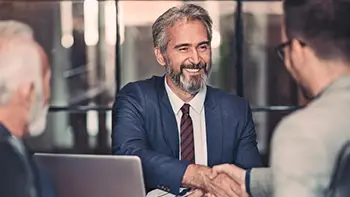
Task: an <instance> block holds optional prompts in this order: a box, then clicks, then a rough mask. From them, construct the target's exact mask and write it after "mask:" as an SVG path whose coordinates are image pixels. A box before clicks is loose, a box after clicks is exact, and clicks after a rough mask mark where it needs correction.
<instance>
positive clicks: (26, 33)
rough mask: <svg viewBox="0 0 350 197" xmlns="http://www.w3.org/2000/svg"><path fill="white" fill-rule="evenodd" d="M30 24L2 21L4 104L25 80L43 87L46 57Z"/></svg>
mask: <svg viewBox="0 0 350 197" xmlns="http://www.w3.org/2000/svg"><path fill="white" fill-rule="evenodd" d="M32 35H33V34H32V30H31V29H30V27H29V26H27V25H25V24H23V23H20V22H16V21H0V105H1V104H5V103H6V102H7V101H8V99H9V98H10V96H11V94H12V93H13V92H14V91H16V89H18V88H19V86H20V85H22V84H24V83H34V86H35V88H36V89H37V90H39V91H40V92H41V90H40V89H42V84H43V83H42V72H41V71H42V69H41V65H42V59H41V56H40V53H39V50H37V48H36V45H35V42H34V40H33V39H32Z"/></svg>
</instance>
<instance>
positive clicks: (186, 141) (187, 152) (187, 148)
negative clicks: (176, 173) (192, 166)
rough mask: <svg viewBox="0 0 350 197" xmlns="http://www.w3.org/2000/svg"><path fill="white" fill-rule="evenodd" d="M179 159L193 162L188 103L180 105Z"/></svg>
mask: <svg viewBox="0 0 350 197" xmlns="http://www.w3.org/2000/svg"><path fill="white" fill-rule="evenodd" d="M181 111H182V117H181V124H180V128H181V134H180V135H181V146H180V147H181V160H186V161H188V162H190V163H195V156H194V138H193V125H192V119H191V116H190V105H189V104H186V103H185V104H184V105H183V106H182V107H181Z"/></svg>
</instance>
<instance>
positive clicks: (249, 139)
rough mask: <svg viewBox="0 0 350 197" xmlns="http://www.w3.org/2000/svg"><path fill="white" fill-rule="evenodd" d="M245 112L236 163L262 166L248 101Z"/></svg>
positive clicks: (250, 166) (248, 167)
mask: <svg viewBox="0 0 350 197" xmlns="http://www.w3.org/2000/svg"><path fill="white" fill-rule="evenodd" d="M244 114H245V116H244V122H243V124H244V127H243V131H242V133H241V136H240V140H239V144H238V150H237V153H236V159H235V165H237V166H239V167H241V168H244V169H250V168H253V167H260V166H261V158H260V154H259V150H258V147H257V141H256V132H255V125H254V122H253V118H252V112H251V109H250V106H249V104H248V103H247V102H246V107H245V111H244Z"/></svg>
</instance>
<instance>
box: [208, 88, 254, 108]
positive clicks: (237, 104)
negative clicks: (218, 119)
mask: <svg viewBox="0 0 350 197" xmlns="http://www.w3.org/2000/svg"><path fill="white" fill-rule="evenodd" d="M208 93H209V94H210V95H211V96H212V98H214V99H215V101H216V102H217V103H218V104H219V105H221V106H224V107H225V106H226V107H227V106H230V107H231V108H232V107H234V109H237V110H247V108H249V103H248V101H247V100H246V99H244V98H242V97H239V96H237V95H234V94H231V93H228V92H225V91H223V90H221V89H218V88H214V87H210V86H208Z"/></svg>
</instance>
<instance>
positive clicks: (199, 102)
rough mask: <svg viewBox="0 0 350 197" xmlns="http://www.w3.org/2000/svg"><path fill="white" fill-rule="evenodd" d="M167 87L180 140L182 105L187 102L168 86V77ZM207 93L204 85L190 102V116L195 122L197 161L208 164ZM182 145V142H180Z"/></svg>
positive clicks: (193, 122) (197, 162)
mask: <svg viewBox="0 0 350 197" xmlns="http://www.w3.org/2000/svg"><path fill="white" fill-rule="evenodd" d="M164 83H165V89H166V92H167V94H168V97H169V101H170V104H171V106H172V108H173V111H174V114H175V117H176V122H177V128H178V131H179V142H180V141H181V135H180V134H181V128H180V124H181V117H182V111H181V107H182V106H183V105H184V104H185V102H184V101H182V100H181V99H180V98H179V97H178V96H177V95H176V94H175V93H174V92H173V91H172V90H171V89H170V87H169V86H168V84H167V82H166V79H165V80H164ZM206 94H207V87H206V86H204V88H203V89H201V90H200V91H199V92H198V93H197V95H196V96H195V97H194V98H193V99H192V100H191V101H190V102H188V104H189V105H190V106H191V107H190V116H191V118H192V124H193V138H194V150H195V162H196V164H200V165H205V166H207V165H208V159H207V158H208V153H207V134H206V124H205V112H204V100H205V96H206ZM179 144H180V146H181V143H179ZM179 150H180V151H179V153H180V154H179V159H181V147H179Z"/></svg>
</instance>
